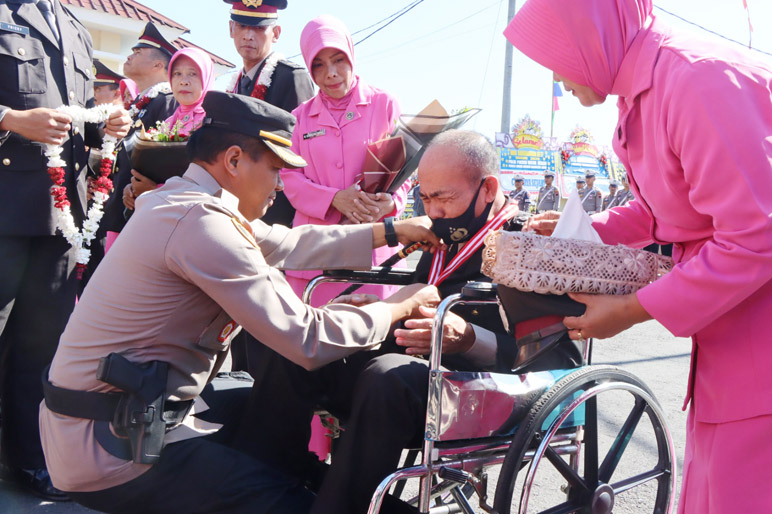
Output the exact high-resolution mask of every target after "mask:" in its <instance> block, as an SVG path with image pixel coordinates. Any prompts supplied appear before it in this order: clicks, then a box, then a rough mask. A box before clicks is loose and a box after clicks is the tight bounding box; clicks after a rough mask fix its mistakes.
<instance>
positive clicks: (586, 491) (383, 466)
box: [252, 131, 672, 514]
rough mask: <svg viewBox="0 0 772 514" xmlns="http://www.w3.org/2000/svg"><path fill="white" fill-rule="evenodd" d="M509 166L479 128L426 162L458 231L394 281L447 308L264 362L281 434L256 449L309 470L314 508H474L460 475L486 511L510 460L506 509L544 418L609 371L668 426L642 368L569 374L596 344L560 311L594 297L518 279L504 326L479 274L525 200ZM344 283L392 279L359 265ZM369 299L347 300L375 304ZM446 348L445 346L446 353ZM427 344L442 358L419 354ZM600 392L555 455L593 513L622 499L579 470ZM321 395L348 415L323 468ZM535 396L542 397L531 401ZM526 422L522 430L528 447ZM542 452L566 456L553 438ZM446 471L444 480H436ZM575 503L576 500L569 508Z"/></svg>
mask: <svg viewBox="0 0 772 514" xmlns="http://www.w3.org/2000/svg"><path fill="white" fill-rule="evenodd" d="M497 173H498V155H497V152H496V151H495V148H493V146H492V145H491V144H490V143H489V142H488V141H487V140H486V139H485V138H484V137H483V136H481V135H480V134H477V133H474V132H468V131H449V132H446V133H443V134H441V135H440V136H438V137H437V138H435V140H434V141H433V142H432V144H431V145H430V147H429V148H428V149H427V151H426V153H425V154H424V156H423V158H422V160H421V163H420V166H419V179H420V182H421V184H422V189H421V197H422V200H423V201H424V205H425V207H426V212H427V215H428V216H429V217H430V218H431V219H432V222H433V231H434V232H435V233H436V234H437V235H438V236H440V237H442V238H443V240H444V241H445V242H446V243H448V249H447V251H446V252H438V253H436V254H429V253H425V254H424V255H423V256H422V257H421V259H420V262H419V264H418V266H417V269H416V271H415V272H414V273H411V274H407V273H404V272H403V273H393V274H391V275H389V276H388V277H387V278H386V281H388V282H392V283H401V284H405V283H410V282H427V283H430V284H434V285H436V286H437V287H438V289H439V291H440V296H441V297H442V298H444V299H445V301H444V302H443V304H441V305H440V307H439V308H438V309H437V310H435V309H422V314H423V315H424V316H425V318H424V319H413V320H408V321H406V322H405V323H404V325H403V326H401V327H399V328H397V329H396V330H395V331H394V338H393V340H391V341H390V342H389V343H384V345H383V346H382V348H381V349H380V350H375V351H367V352H360V353H358V354H355V355H352V356H350V357H348V358H347V359H345V360H344V361H339V362H335V363H332V364H330V365H328V366H325V367H324V368H322V369H320V370H316V371H311V372H309V371H306V370H304V369H302V368H300V367H298V366H296V365H294V364H292V363H290V362H289V361H287V360H286V359H283V358H281V357H280V356H278V355H277V354H273V355H271V356H270V358H268V359H264V364H263V369H264V370H265V372H264V373H262V374H261V376H260V377H259V378H258V379H257V380H258V381H261V383H259V384H256V387H255V388H253V394H256V395H258V396H259V398H258V400H257V401H255V402H252V403H253V404H254V405H258V406H260V408H262V409H264V411H265V412H264V413H263V414H264V416H263V419H265V420H266V423H273V424H274V425H275V434H274V437H270V438H267V439H265V440H261V441H254V443H253V444H254V453H255V454H257V455H259V456H260V457H261V458H262V459H263V460H267V461H269V462H271V463H272V464H274V465H276V466H278V467H280V468H282V469H284V470H286V471H288V472H290V473H294V474H295V475H296V476H297V475H299V476H305V478H306V480H307V483H308V484H309V485H310V486H311V488H312V489H316V490H317V491H318V496H317V499H316V501H315V503H314V507H313V511H312V512H314V513H316V514H319V513H336V514H340V513H352V514H353V513H364V512H367V511H368V506H369V508H370V510H371V512H377V511H379V510H380V511H381V512H428V511H429V510H428V509H429V508H430V503H431V502H434V509H435V510H432V512H474V511H473V510H471V509H472V507H471V506H470V504H469V502H468V501H467V496H468V495H469V494H470V492H471V491H470V487H469V486H466V488H464V487H462V486H464V485H465V484H470V485H471V486H473V488H474V490H475V491H476V493H477V494H478V496H479V501H480V505H481V507H482V508H484V509H486V510H489V511H493V507H491V506H490V505H489V504H488V498H487V483H486V480H485V471H484V469H485V468H486V467H487V466H489V465H496V464H501V463H502V461H504V460H506V461H507V462H505V466H504V467H503V468H502V479H504V481H505V482H506V484H505V485H504V486H501V485H500V486H499V488H501V489H502V490H501V492H499V491H498V489H499V488H497V492H496V505H495V509H496V511H497V512H509V511H510V505H511V499H512V494H513V487H514V482H515V479H516V477H517V475H518V471H519V470H520V468H521V467H522V466H523V464H522V463H523V462H525V461H526V460H531V459H532V458H533V449H532V448H531V447H532V446H533V445H534V444H536V442H537V440H538V436H537V434H538V433H540V430H541V428H542V426H541V425H542V424H544V423H546V422H547V421H548V418H549V419H551V418H554V417H556V414H555V413H556V412H557V411H556V409H558V407H560V408H565V407H566V404H567V402H568V400H571V399H575V397H576V396H577V395H579V394H580V393H582V392H585V393H586V392H587V391H589V390H591V388H592V387H594V386H595V385H596V384H598V383H601V382H610V381H612V382H614V383H616V382H624V383H626V384H630V383H631V384H632V385H631V387H634V388H636V390H635V394H638V391H639V390H640V391H641V395H642V396H641V397H640V398H639V397H636V406H637V407H636V408H635V410H634V414H635V416H634V417H637V418H639V417H640V416H641V415H642V413H643V411H645V412H646V413H647V414H648V415H649V417H650V418H653V419H654V421H653V423H654V424H655V425H656V427H655V429H656V430H659V431H660V432H666V430H664V429H663V427H664V423H663V422H662V420H661V418H660V417H657V413H658V412H659V411H658V410H657V409H658V407H657V406H656V403H655V401H654V400H653V398H651V397H650V396H651V395H650V393H649V392H648V389H645V386H643V385H642V384H639V383H638V382H637V381H635V380H634V378H630V377H629V376H628V375H627V374H619V375H615V374H614V373H615V372H614V371H613V370H608V369H606V368H601V369H598V370H595V371H594V372H592V373H590V374H589V375H587V374H586V373H584V375H583V376H578V375H573V374H572V373H571V370H574V369H575V368H578V367H579V366H582V365H583V364H585V363H586V356H587V352H586V348H587V347H586V344H585V342H583V341H571V340H570V338H569V337H568V334H567V330H566V329H565V326H563V325H562V323H561V320H562V317H563V316H566V315H580V314H581V313H582V312H583V309H584V306H583V305H581V304H578V303H576V302H573V301H572V300H570V299H568V298H567V297H562V296H561V297H558V296H549V295H536V294H525V295H524V294H522V293H518V292H517V291H514V290H507V291H505V292H503V293H502V303H506V304H507V305H513V304H514V305H517V307H516V309H510V310H509V312H508V313H507V316H504V317H503V318H504V319H505V320H506V323H507V324H508V326H507V327H505V322H503V321H502V315H501V314H500V308H499V304H498V303H497V299H496V294H495V287H492V286H491V284H489V283H487V282H490V279H489V278H487V277H486V276H484V275H483V274H482V273H481V271H480V269H481V264H482V260H483V255H482V254H483V249H484V248H483V244H482V243H483V239H484V237H485V235H486V234H488V233H489V231H491V230H497V229H503V230H519V228H520V226H521V223H522V218H519V215H522V213H519V212H518V210H517V206H515V205H512V204H511V203H510V202H509V201H508V200H507V198H506V197H505V195H504V193H503V191H502V190H501V188H500V186H499V182H498V177H497ZM342 280H344V279H342V278H340V277H320V279H318V280H316V281H312V283H310V284H309V289H307V291H306V293H307V295H309V294H311V293H312V291H311V289H312V288H313V287H314V286H315V285H316V284H317V283H320V282H324V281H342ZM347 280H353V281H359V282H368V281H371V280H378V281H383V280H384V279H383V278H382V277H375V279H373V278H372V276H370V275H368V274H354V275H352V276H350V277H348V278H347ZM470 283H478V284H477V285H474V284H470ZM468 284H469V285H468ZM358 296H359V295H355V296H354V297H348V298H346V299H345V300H346V301H352V302H355V303H359V302H367V301H369V300H368V299H367V298H361V297H358ZM451 309H452V310H453V312H451ZM432 343H434V344H432ZM440 345H441V348H442V353H443V354H446V357H445V358H444V359H443V362H442V365H440V351H439V347H440ZM430 351H432V352H433V353H432V356H431V360H426V359H423V358H421V356H423V355H427V354H429V353H430ZM582 369H583V370H584V369H587V368H582ZM454 370H458V371H454ZM553 370H560V371H553ZM513 372H516V373H517V374H512V373H513ZM620 377H621V378H620ZM427 384H428V385H429V386H428V387H427ZM551 387H557V391H556V392H555V393H554V394H553V395H552V397H551V398H550V399H548V400H549V401H547V402H542V403H541V404H539V402H537V400H539V398H540V397H541V395H542V393H544V392H545V391H547V390H548V389H550V388H551ZM550 390H551V389H550ZM427 391H428V394H427ZM591 398H592V394H590V396H588V397H587V398H584V399H582V402H585V401H590V402H591V405H592V407H588V408H587V409H585V408H584V406H583V405H582V406H574V407H573V409H572V411H571V413H569V414H567V415H566V416H565V418H564V419H562V420H561V424H559V425H558V426H557V427H556V428H555V434H554V436H553V437H551V438H550V439H554V440H556V441H557V443H556V444H557V445H558V446H561V448H559V449H558V450H557V451H558V452H559V453H560V454H561V455H568V456H569V457H570V459H571V460H570V462H568V463H567V464H565V466H560V464H556V465H557V466H560V471H561V472H562V473H564V474H565V475H568V476H569V478H568V480H569V485H570V486H571V487H570V491H569V492H568V496H567V498H568V503H567V505H590V506H593V505H595V506H596V507H593V510H588V512H611V507H612V506H613V502H614V496H615V493H616V492H619V491H616V490H615V489H613V488H611V487H610V486H609V485H608V482H609V478H607V477H605V475H604V477H603V478H605V480H604V481H603V483H602V484H601V483H600V480H599V479H598V478H597V474H598V473H597V470H595V471H594V473H595V474H594V475H593V474H592V473H590V477H589V478H588V477H583V476H580V472H579V471H578V468H579V466H578V462H579V461H578V459H579V446H581V441H582V438H583V437H584V436H585V435H586V434H585V433H584V432H581V431H580V429H577V428H576V427H577V425H578V421H581V420H582V419H584V418H586V417H587V416H586V414H587V412H585V411H589V410H591V409H592V408H594V407H595V405H594V402H593V400H592V399H591ZM453 402H455V405H452V403H453ZM582 402H580V403H582ZM320 406H321V407H323V408H325V409H326V410H329V411H330V412H332V413H333V414H335V415H337V416H338V417H339V418H340V419H341V420H342V423H343V425H344V430H343V433H342V436H341V438H340V441H339V443H338V444H336V447H335V451H334V453H333V456H332V464H331V466H330V468H329V469H328V470H324V469H320V467H319V465H318V464H315V463H313V461H312V460H311V459H310V458H309V455H308V453H307V452H306V448H307V443H308V437H309V428H308V427H309V421H310V418H311V414H312V412H313V410H314V408H316V407H320ZM534 406H535V407H539V409H537V410H536V411H535V412H529V409H531V408H532V407H534ZM577 409H578V410H577ZM483 410H485V412H483ZM574 411H576V412H574ZM639 411H640V412H639ZM481 413H482V414H481ZM652 413H653V414H652ZM590 414H592V412H591V413H590ZM524 419H525V420H526V421H527V422H528V423H529V425H530V427H531V428H529V430H528V434H520V432H519V431H516V430H515V429H516V427H518V426H522V423H520V422H521V421H522V420H524ZM535 424H537V425H538V426H537V425H535ZM534 426H536V427H537V428H536V429H534V428H532V427H534ZM566 427H569V428H568V429H566ZM634 428H635V427H634V426H631V427H628V429H634ZM594 430H595V429H594V428H592V427H591V428H590V429H589V430H588V431H587V432H588V433H589V435H590V436H592V435H593V434H594V432H593V431H594ZM567 431H568V432H570V433H569V434H566V432H567ZM625 434H627V433H626V432H625ZM513 435H515V436H517V435H519V438H520V442H518V443H517V444H518V447H517V448H516V447H515V443H514V439H513ZM627 435H629V434H627ZM584 438H585V439H587V438H586V437H584ZM666 439H667V438H664V439H663V440H662V441H660V440H659V439H658V440H657V442H658V443H660V442H661V443H662V444H658V446H668V444H667V441H666ZM451 440H452V441H453V442H451V443H448V441H451ZM567 442H568V443H570V444H566V443H567ZM466 443H469V445H468V446H467V444H466ZM418 447H422V449H423V457H422V464H421V465H419V466H415V467H412V468H408V469H403V470H401V471H399V472H397V473H394V474H392V473H393V472H394V471H395V470H396V469H397V466H398V464H399V459H400V455H401V453H402V451H403V449H404V448H418ZM459 449H460V450H462V451H459ZM669 449H670V447H669V446H668V448H667V449H666V450H669ZM520 450H522V452H521V451H520ZM590 450H592V451H590V452H589V453H588V454H592V455H593V456H594V457H595V458H596V459H597V449H595V450H593V449H592V448H590ZM612 450H614V449H613V448H612ZM619 450H624V447H622V446H618V447H616V450H614V451H612V460H613V457H615V456H616V457H618V456H619V455H618V454H620V453H621V452H620V451H619ZM543 451H546V452H547V456H548V457H549V458H551V459H552V458H554V457H553V453H552V452H554V451H555V450H553V449H552V446H547V449H545V450H543ZM528 452H530V453H528ZM659 453H664V454H666V455H665V457H664V458H660V461H662V463H661V466H659V467H658V468H657V469H661V468H668V471H669V470H670V469H669V466H670V463H671V461H672V458H671V456H669V452H668V451H660V452H659ZM459 455H461V456H462V457H461V458H459ZM557 459H561V457H557ZM561 462H563V461H562V460H561ZM604 464H605V463H604ZM587 465H588V464H587V463H585V466H584V467H587ZM589 465H590V467H592V463H590V464H589ZM595 467H598V466H597V465H596V466H595ZM612 467H613V464H611V463H609V464H608V465H607V466H606V468H603V467H601V471H604V472H605V473H606V474H608V473H609V471H613V470H612V469H611V468H612ZM437 476H439V477H441V479H442V482H441V483H439V484H435V485H434V486H432V480H434V481H435V482H436V481H437ZM661 476H664V477H665V478H664V479H662V478H661ZM661 476H660V475H657V476H656V477H654V478H656V479H657V480H660V482H662V483H663V484H665V485H664V486H662V487H660V489H663V490H666V494H665V493H663V494H659V493H658V505H660V504H661V503H662V502H664V503H667V502H668V501H669V499H670V497H671V494H670V493H671V488H672V480H670V475H669V474H668V473H667V472H665V471H663V472H662V474H661ZM387 477H388V478H387ZM405 478H420V479H421V482H422V483H421V494H420V496H419V497H418V498H414V499H413V500H412V501H408V502H405V501H402V500H399V499H397V498H396V496H398V495H394V494H392V495H389V494H385V493H386V491H387V490H388V489H389V487H390V486H391V485H392V484H393V483H395V482H397V481H399V480H402V479H405ZM384 479H386V480H384ZM502 479H500V480H499V483H500V484H501V482H502ZM379 484H380V487H379ZM580 484H582V485H581V486H580ZM601 486H605V487H601ZM397 490H398V491H401V486H397ZM566 490H567V491H568V488H567V489H566ZM374 493H376V494H375V497H373V495H374ZM449 495H450V496H449ZM660 496H662V497H663V498H664V499H663V500H662V501H659V497H660ZM371 501H372V505H371ZM449 503H450V504H452V506H451V505H450V504H449ZM558 503H560V502H558ZM438 505H441V506H438ZM437 509H440V510H437ZM442 509H445V510H442ZM514 510H515V511H517V508H514ZM563 511H565V512H571V511H572V510H560V511H559V512H563Z"/></svg>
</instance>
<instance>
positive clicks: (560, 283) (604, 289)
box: [482, 231, 673, 295]
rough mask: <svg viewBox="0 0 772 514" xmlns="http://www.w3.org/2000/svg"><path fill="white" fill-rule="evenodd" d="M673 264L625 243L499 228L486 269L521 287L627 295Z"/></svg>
mask: <svg viewBox="0 0 772 514" xmlns="http://www.w3.org/2000/svg"><path fill="white" fill-rule="evenodd" d="M672 267H673V260H672V259H671V258H670V257H663V256H661V255H657V254H654V253H651V252H647V251H644V250H637V249H634V248H630V247H627V246H624V245H618V246H609V245H605V244H602V243H593V242H589V241H580V240H577V239H560V238H554V237H545V236H540V235H537V234H534V233H532V232H505V231H498V232H491V233H490V234H488V236H487V237H486V238H485V249H484V251H483V264H482V272H483V273H484V274H485V275H487V276H489V277H490V278H491V279H493V281H494V282H496V283H499V284H503V285H505V286H507V287H513V288H515V289H518V290H520V291H533V292H536V293H542V294H564V293H570V292H573V293H597V294H616V295H621V294H630V293H633V292H635V291H637V290H638V289H640V288H642V287H643V286H645V285H647V284H649V283H651V282H653V281H654V280H656V279H657V278H658V277H659V276H660V275H663V274H664V273H667V272H668V271H670V270H671V269H672Z"/></svg>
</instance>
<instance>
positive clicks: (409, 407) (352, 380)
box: [237, 341, 581, 514]
mask: <svg viewBox="0 0 772 514" xmlns="http://www.w3.org/2000/svg"><path fill="white" fill-rule="evenodd" d="M512 343H513V344H514V341H513V342H512ZM567 343H568V344H567V345H564V346H563V347H560V348H558V349H556V350H555V351H553V352H551V353H550V354H547V355H545V356H544V357H543V358H540V359H538V360H537V361H535V362H534V363H533V364H532V365H531V366H529V370H532V371H536V370H543V369H561V368H572V367H575V366H577V365H579V364H580V361H581V355H580V353H579V352H578V350H577V349H576V347H575V346H570V345H571V343H570V342H568V341H567ZM252 350H253V348H250V351H252ZM260 352H261V358H260V361H261V362H262V363H263V365H264V368H263V369H262V370H261V371H260V375H258V377H257V379H256V382H255V387H254V389H253V391H252V398H251V402H250V407H249V408H250V409H254V410H255V412H252V413H250V414H249V417H250V418H256V417H257V412H260V413H261V414H262V415H263V416H262V417H260V419H259V421H258V423H259V424H260V425H259V429H260V432H261V433H263V434H270V436H269V437H265V438H259V439H256V438H254V437H251V436H250V433H249V432H247V431H246V429H247V427H246V426H242V429H243V430H244V431H242V433H240V434H238V435H237V437H238V438H239V439H240V440H241V442H240V443H239V446H240V447H243V448H245V451H247V452H248V453H250V454H252V455H254V456H256V457H258V458H260V459H262V460H264V461H265V462H270V463H271V464H272V465H274V466H277V467H279V468H280V469H283V470H284V471H285V472H286V473H289V474H293V475H296V474H299V473H302V472H303V469H307V468H308V466H309V462H310V460H312V459H315V456H313V455H310V454H309V453H308V451H307V448H308V440H309V437H310V421H311V417H312V414H313V410H314V408H316V407H324V408H325V409H327V410H329V411H330V412H332V413H333V414H335V415H336V416H338V417H339V418H340V419H341V420H342V421H343V424H344V432H343V434H342V436H341V438H340V440H339V442H338V443H337V446H336V448H335V449H334V452H333V457H332V465H331V466H330V469H329V470H328V471H327V472H326V475H325V476H324V479H323V482H322V484H321V487H320V488H319V490H318V495H317V499H316V501H315V502H314V506H313V509H312V511H311V512H312V513H313V514H349V513H350V514H361V513H364V512H367V507H368V505H369V503H370V499H371V497H372V494H373V492H374V491H375V488H376V487H377V486H378V484H379V483H380V482H381V481H382V480H383V479H384V478H385V477H386V476H388V475H389V474H391V473H392V472H393V471H394V470H395V469H396V468H397V466H398V464H399V458H400V455H401V453H402V450H403V449H404V448H410V447H419V446H420V444H421V443H422V441H423V431H424V423H425V415H426V401H427V389H428V376H429V366H428V362H427V361H425V360H422V359H418V358H415V357H410V356H407V355H404V354H401V353H397V350H396V347H395V346H391V345H389V344H387V343H385V347H384V348H383V349H381V350H379V351H369V352H360V353H357V354H354V355H352V356H350V357H348V358H346V359H344V360H341V361H337V362H334V363H332V364H329V365H327V366H324V367H322V368H320V369H318V370H315V371H307V370H305V369H303V368H301V367H300V366H297V365H295V364H293V363H291V362H289V361H288V360H287V359H284V358H283V357H281V356H280V355H278V354H276V353H275V352H273V351H272V350H270V349H268V348H266V347H264V346H263V347H261V349H260ZM453 357H454V358H451V359H447V361H448V362H449V363H452V364H453V367H454V368H459V369H472V367H471V366H470V365H468V364H467V365H465V366H464V365H462V362H461V361H462V360H463V359H460V358H459V357H458V356H453ZM382 512H384V513H387V512H388V513H397V512H413V511H412V510H409V509H406V506H405V505H404V504H401V503H399V502H395V501H393V499H392V498H390V497H387V501H386V502H385V504H384V508H383V509H382Z"/></svg>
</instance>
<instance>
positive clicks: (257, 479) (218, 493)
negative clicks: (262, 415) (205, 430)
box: [68, 378, 313, 514]
mask: <svg viewBox="0 0 772 514" xmlns="http://www.w3.org/2000/svg"><path fill="white" fill-rule="evenodd" d="M251 389H252V382H251V381H244V380H234V379H232V378H218V379H215V380H214V381H212V383H210V384H209V385H207V387H206V388H205V389H204V392H203V393H202V395H201V396H202V397H203V398H204V401H206V403H207V405H209V407H210V409H209V410H208V411H206V412H204V413H202V414H201V415H199V416H198V417H200V418H202V419H205V420H207V421H211V422H217V423H221V424H223V425H224V426H223V428H221V429H220V430H219V431H218V432H216V433H215V434H212V435H210V436H206V437H199V438H195V439H189V440H186V441H180V442H176V443H173V444H170V445H168V446H166V447H165V448H164V449H163V451H162V452H161V460H160V461H159V462H158V463H156V464H154V465H153V467H152V468H150V470H149V471H147V472H146V473H144V474H142V475H140V476H139V477H137V478H135V479H134V480H131V481H129V482H127V483H125V484H122V485H119V486H116V487H111V488H109V489H105V490H102V491H96V492H90V493H78V492H76V493H68V494H69V495H70V497H71V498H72V499H73V500H75V501H77V502H78V503H80V504H82V505H85V506H86V507H89V508H92V509H96V510H100V511H104V512H114V513H119V514H123V513H126V514H134V513H137V512H142V513H163V514H166V513H169V512H184V513H186V514H187V513H191V514H193V513H204V512H206V513H214V512H222V513H225V512H228V513H244V514H247V513H250V514H252V513H254V514H263V513H265V514H268V513H271V514H304V513H306V512H308V511H309V509H310V506H311V503H312V501H313V494H312V493H310V492H309V491H308V490H306V489H305V488H304V487H303V486H302V484H301V481H300V480H298V479H297V478H291V477H289V476H287V475H285V474H284V473H281V472H280V471H278V470H276V469H275V468H274V467H272V466H270V465H268V464H266V463H264V462H261V461H259V460H257V459H255V458H253V457H250V456H249V455H247V454H246V453H244V452H243V451H241V449H240V448H239V447H238V445H237V444H236V442H235V440H234V434H235V433H237V432H238V431H239V427H240V425H241V424H244V425H247V426H248V427H249V428H248V430H249V431H251V432H252V437H256V438H260V437H263V434H261V433H260V431H259V428H258V427H254V426H252V420H250V419H249V418H248V417H245V416H243V413H244V409H245V405H246V403H247V402H248V399H249V396H250V392H251Z"/></svg>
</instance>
